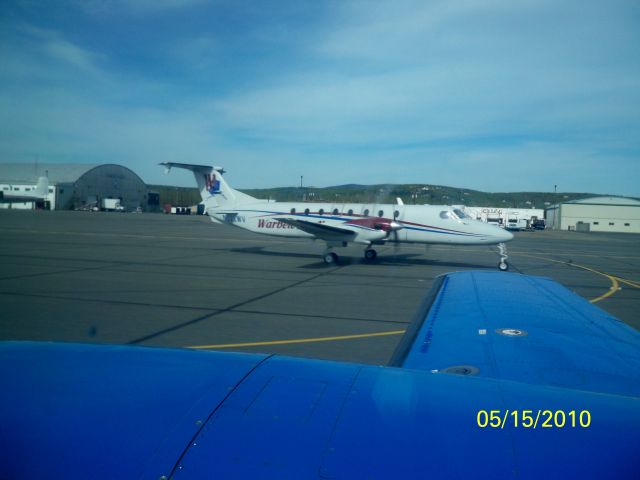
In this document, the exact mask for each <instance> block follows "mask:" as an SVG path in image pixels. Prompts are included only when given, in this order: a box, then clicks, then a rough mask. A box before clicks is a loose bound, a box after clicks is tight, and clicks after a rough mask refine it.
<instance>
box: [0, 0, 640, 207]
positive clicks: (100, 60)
mask: <svg viewBox="0 0 640 480" xmlns="http://www.w3.org/2000/svg"><path fill="white" fill-rule="evenodd" d="M36 161H37V162H41V163H45V162H65V163H69V162H78V163H117V164H121V165H124V166H126V167H128V168H131V169H132V170H134V171H135V172H136V173H138V174H139V175H140V176H141V177H142V179H143V180H144V181H145V182H147V183H150V184H173V185H184V186H191V185H192V183H193V179H192V177H190V176H189V175H190V174H189V173H188V172H180V171H177V170H172V172H171V174H170V176H165V175H164V171H163V169H162V168H161V167H159V166H158V165H157V164H158V163H159V162H166V161H172V162H184V163H196V164H207V165H209V164H212V165H213V164H215V165H221V166H224V167H225V169H226V170H227V172H228V173H227V176H226V178H227V180H228V182H229V183H231V184H232V185H233V186H235V187H237V188H266V187H279V186H294V185H299V184H300V177H301V176H303V177H304V178H303V182H304V184H305V185H307V186H316V187H323V186H331V185H342V184H348V183H360V184H379V183H424V184H440V185H449V186H456V187H460V188H470V189H476V190H484V191H489V192H505V191H553V190H554V186H555V185H557V189H558V191H559V192H592V193H600V194H616V195H627V196H637V197H638V196H640V2H637V0H630V1H622V0H607V1H606V2H604V1H592V0H581V1H571V0H568V1H559V0H552V1H546V0H534V1H528V0H523V1H518V0H487V1H482V0H474V1H465V0H446V1H429V0H394V1H388V2H387V1H361V0H344V1H339V0H329V1H325V0H315V1H303V0H295V1H286V0H283V1H266V0H265V1H242V0H229V1H223V0H220V1H204V0H57V1H55V2H51V1H31V0H20V1H15V0H4V1H3V2H1V3H0V162H25V163H29V164H34V163H35V162H36Z"/></svg>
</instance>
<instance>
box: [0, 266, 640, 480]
mask: <svg viewBox="0 0 640 480" xmlns="http://www.w3.org/2000/svg"><path fill="white" fill-rule="evenodd" d="M639 347H640V334H639V333H638V332H636V331H635V330H633V329H631V328H630V327H628V326H626V325H624V324H623V323H621V322H620V321H618V320H616V319H615V318H613V317H611V316H609V315H607V314H606V313H604V312H603V311H601V310H600V309H598V308H597V307H595V306H593V305H591V304H589V303H588V302H586V301H585V300H583V299H581V298H580V297H578V296H576V295H574V294H573V293H571V292H569V291H568V290H566V289H564V288H563V287H561V286H559V285H558V284H556V283H554V282H552V281H550V280H548V279H544V278H539V277H529V276H524V275H518V274H505V273H501V272H488V273H487V272H463V273H455V274H449V275H446V276H444V277H442V278H441V279H439V281H438V282H437V284H436V286H435V288H434V289H433V290H432V292H431V293H430V294H429V295H428V297H427V298H426V299H425V302H424V303H423V305H422V307H421V309H420V311H419V312H418V315H417V317H416V319H415V321H414V322H413V324H412V325H411V327H410V328H409V330H408V331H407V333H406V334H405V337H404V338H403V340H402V341H401V343H400V345H399V346H398V349H397V351H396V353H395V354H394V356H393V359H392V366H388V367H376V366H365V365H358V364H350V363H338V362H329V361H321V360H306V359H299V358H288V357H281V356H268V355H249V354H240V353H220V352H197V351H189V350H167V349H157V348H143V347H125V346H95V345H93V346H91V345H74V344H54V343H33V342H4V343H1V344H0V389H1V390H0V391H1V392H2V393H1V394H0V439H1V441H2V448H0V478H44V477H47V478H118V479H119V478H143V479H147V478H148V479H155V480H157V479H162V478H176V479H179V478H224V479H227V478H259V479H359V478H362V479H365V478H366V479H387V478H394V479H395V478H469V477H490V478H541V477H544V478H567V477H572V478H585V477H587V478H637V476H638V472H640V450H639V447H638V445H640V403H639V401H640V374H639V373H638V372H639V371H640V369H639V367H640V359H639V352H640V348H639Z"/></svg>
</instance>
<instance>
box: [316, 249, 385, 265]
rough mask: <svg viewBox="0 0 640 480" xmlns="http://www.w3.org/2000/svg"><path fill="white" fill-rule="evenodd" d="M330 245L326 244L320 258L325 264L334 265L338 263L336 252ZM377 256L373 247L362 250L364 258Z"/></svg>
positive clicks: (373, 258) (368, 258)
mask: <svg viewBox="0 0 640 480" xmlns="http://www.w3.org/2000/svg"><path fill="white" fill-rule="evenodd" d="M343 246H344V245H343ZM332 247H333V245H331V246H328V247H327V249H326V250H325V252H324V253H323V254H322V260H323V261H324V263H326V264H327V265H335V264H336V263H338V254H337V253H335V252H334V251H333V250H332ZM377 256H378V252H376V251H375V250H374V249H373V248H367V249H366V250H365V251H364V258H365V260H369V261H371V260H375V259H376V257H377Z"/></svg>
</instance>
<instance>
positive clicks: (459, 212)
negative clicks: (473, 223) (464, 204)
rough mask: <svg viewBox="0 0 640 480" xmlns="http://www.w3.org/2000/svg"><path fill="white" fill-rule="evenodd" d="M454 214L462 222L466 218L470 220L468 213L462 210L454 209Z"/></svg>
mask: <svg viewBox="0 0 640 480" xmlns="http://www.w3.org/2000/svg"><path fill="white" fill-rule="evenodd" d="M453 213H455V215H456V217H458V218H459V219H460V220H463V219H465V218H470V217H469V215H467V214H466V213H464V212H463V211H462V210H460V209H459V208H454V209H453Z"/></svg>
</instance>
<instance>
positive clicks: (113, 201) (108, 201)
mask: <svg viewBox="0 0 640 480" xmlns="http://www.w3.org/2000/svg"><path fill="white" fill-rule="evenodd" d="M101 210H103V211H105V212H124V207H123V206H122V205H120V199H119V198H103V199H102V203H101Z"/></svg>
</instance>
